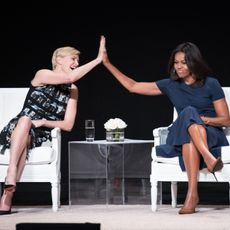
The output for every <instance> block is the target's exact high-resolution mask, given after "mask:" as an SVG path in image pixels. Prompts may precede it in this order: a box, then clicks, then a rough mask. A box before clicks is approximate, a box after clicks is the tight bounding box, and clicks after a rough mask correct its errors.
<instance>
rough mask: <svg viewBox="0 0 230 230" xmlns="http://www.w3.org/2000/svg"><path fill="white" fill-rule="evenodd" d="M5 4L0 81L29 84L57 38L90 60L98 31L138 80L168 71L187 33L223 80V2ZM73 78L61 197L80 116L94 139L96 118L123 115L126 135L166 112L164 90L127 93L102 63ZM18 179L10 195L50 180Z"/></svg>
mask: <svg viewBox="0 0 230 230" xmlns="http://www.w3.org/2000/svg"><path fill="white" fill-rule="evenodd" d="M89 4H90V3H89ZM111 4H112V3H111ZM3 10H4V9H3ZM5 10H6V12H5V13H6V15H7V16H4V17H3V16H1V41H2V42H1V43H2V46H1V53H2V55H1V56H2V57H1V60H2V61H1V77H0V87H28V86H29V83H30V81H31V79H32V78H33V76H34V74H35V72H36V71H37V70H38V69H41V68H51V57H52V53H53V51H54V50H55V49H56V48H58V47H61V46H67V45H68V46H74V47H76V48H77V49H78V50H80V51H81V55H80V64H84V63H86V62H88V61H91V60H92V59H94V58H95V57H96V56H97V52H98V47H99V39H100V35H101V34H104V35H105V37H106V39H107V50H108V53H109V57H110V60H111V61H112V62H113V63H114V64H115V65H116V66H117V67H118V68H120V70H122V71H123V72H124V73H126V74H127V75H129V76H131V77H132V78H133V79H135V80H137V81H155V80H159V79H162V78H165V77H168V75H167V72H166V70H167V63H168V59H169V56H170V54H171V51H172V49H174V48H175V46H177V45H178V44H179V43H181V42H184V41H190V42H193V43H195V44H197V45H198V47H199V48H200V50H201V52H202V54H203V56H204V58H205V59H206V61H207V62H208V63H209V65H210V66H211V67H212V69H213V70H214V72H215V77H217V78H218V79H219V81H220V83H221V85H222V86H229V85H230V70H229V64H230V35H228V34H229V27H230V26H229V23H228V21H229V18H228V13H225V12H224V6H223V8H221V9H218V8H213V9H212V10H210V9H208V7H207V8H200V7H193V6H191V5H188V6H186V7H184V8H178V7H161V8H160V7H158V8H156V7H155V8H153V7H129V8H128V7H126V8H124V7H117V6H114V7H113V6H112V5H111V7H107V8H106V7H102V8H99V7H98V8H96V7H95V8H94V7H93V6H89V7H77V8H75V7H73V6H71V5H69V6H68V8H61V7H60V8H55V7H54V8H52V9H51V8H50V9H47V7H45V6H44V7H31V8H22V7H21V8H20V7H17V9H15V8H14V9H11V8H8V9H5ZM76 84H77V86H78V88H79V93H80V97H79V103H78V114H77V119H76V124H75V127H74V129H73V130H72V132H71V133H67V132H63V133H62V134H63V135H62V164H61V171H62V193H61V201H62V203H67V201H68V141H70V140H84V120H85V119H89V118H92V119H95V121H96V139H104V138H105V130H104V127H103V124H104V123H105V122H106V121H107V120H108V119H109V118H113V117H120V118H122V119H123V120H124V121H125V122H126V123H127V124H128V127H127V128H126V130H125V132H126V134H125V135H126V137H127V138H133V139H135V138H136V139H152V138H153V137H152V130H153V128H156V127H158V126H166V125H168V124H170V122H171V119H172V106H171V104H170V102H169V101H168V99H167V98H166V97H164V96H159V97H150V96H142V95H135V94H131V93H129V92H128V91H127V90H125V89H124V88H123V87H122V86H121V85H120V84H119V83H118V82H117V81H116V80H115V78H113V76H112V75H111V74H110V73H109V72H108V71H107V70H106V69H105V68H104V67H103V65H99V66H97V67H96V68H94V69H93V70H92V71H91V72H90V73H88V74H87V75H86V76H85V77H84V78H82V79H81V80H79V81H78V82H76ZM20 186H21V188H20ZM20 186H19V189H18V193H17V195H16V198H15V199H18V201H19V202H24V203H25V202H27V201H28V196H27V197H26V198H25V190H26V192H28V193H29V194H30V197H31V202H32V201H33V200H34V199H33V196H31V195H32V194H34V192H35V191H40V192H45V191H46V190H47V188H46V186H49V185H42V186H39V188H37V187H36V188H34V187H33V186H37V185H33V186H32V185H31V186H27V188H26V189H25V188H24V189H23V185H20ZM43 187H44V189H43ZM20 189H21V190H20ZM20 191H23V194H20ZM30 192H31V193H30ZM23 197H24V200H23ZM39 197H42V198H40V199H41V200H42V202H44V200H47V202H50V197H49V193H47V196H39ZM46 197H47V198H46ZM38 201H39V198H37V202H38ZM28 202H29V201H28Z"/></svg>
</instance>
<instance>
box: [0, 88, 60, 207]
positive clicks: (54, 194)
mask: <svg viewBox="0 0 230 230" xmlns="http://www.w3.org/2000/svg"><path fill="white" fill-rule="evenodd" d="M28 89H29V88H0V130H2V128H3V127H4V126H5V125H6V124H7V122H9V120H10V119H11V118H13V117H15V116H16V115H17V114H18V113H19V112H20V111H21V109H22V106H23V102H24V99H25V97H26V94H27V91H28ZM51 135H52V141H51V142H49V143H47V142H46V143H44V145H42V146H41V147H36V148H33V149H32V150H31V151H30V153H29V155H30V157H29V159H28V160H27V162H26V165H25V168H24V171H23V174H22V176H21V179H20V181H19V182H49V183H50V184H51V198H52V209H53V211H57V210H58V208H59V206H60V180H61V172H60V160H61V159H60V154H61V130H60V129H59V128H54V129H53V130H52V132H51ZM8 162H9V149H6V152H5V154H4V155H2V154H0V183H2V182H4V180H5V177H6V172H7V167H8Z"/></svg>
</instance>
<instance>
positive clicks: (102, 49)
mask: <svg viewBox="0 0 230 230" xmlns="http://www.w3.org/2000/svg"><path fill="white" fill-rule="evenodd" d="M105 51H106V49H105V37H104V36H103V35H101V40H100V47H99V51H98V55H97V59H98V60H99V62H102V60H103V55H104V52H105Z"/></svg>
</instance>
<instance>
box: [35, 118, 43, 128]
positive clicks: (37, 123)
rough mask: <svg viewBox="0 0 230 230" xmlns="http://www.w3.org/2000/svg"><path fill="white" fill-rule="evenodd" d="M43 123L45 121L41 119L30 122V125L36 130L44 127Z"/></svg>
mask: <svg viewBox="0 0 230 230" xmlns="http://www.w3.org/2000/svg"><path fill="white" fill-rule="evenodd" d="M45 121H46V119H45V118H43V119H41V120H32V124H33V125H34V126H35V128H38V127H41V126H45Z"/></svg>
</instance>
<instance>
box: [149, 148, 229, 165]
mask: <svg viewBox="0 0 230 230" xmlns="http://www.w3.org/2000/svg"><path fill="white" fill-rule="evenodd" d="M152 159H153V161H157V162H162V163H167V164H174V165H179V158H178V157H170V158H166V157H159V156H156V152H155V148H154V147H153V150H152ZM221 159H222V161H223V163H224V164H229V163H230V146H223V147H221Z"/></svg>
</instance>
